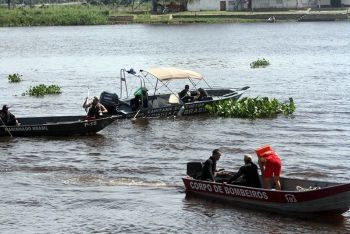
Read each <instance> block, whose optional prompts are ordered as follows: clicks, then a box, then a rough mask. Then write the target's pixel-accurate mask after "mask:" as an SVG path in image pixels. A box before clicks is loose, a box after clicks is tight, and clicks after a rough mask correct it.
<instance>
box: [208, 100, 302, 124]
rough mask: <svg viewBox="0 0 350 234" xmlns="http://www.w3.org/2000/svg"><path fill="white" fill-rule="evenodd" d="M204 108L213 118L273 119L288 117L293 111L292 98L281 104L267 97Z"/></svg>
mask: <svg viewBox="0 0 350 234" xmlns="http://www.w3.org/2000/svg"><path fill="white" fill-rule="evenodd" d="M205 108H206V109H207V110H208V111H209V113H210V114H212V115H215V116H222V117H232V118H248V119H256V118H273V117H276V116H277V115H278V114H281V113H283V114H284V115H286V116H289V115H292V114H293V112H294V111H295V105H294V100H293V98H289V103H282V102H280V101H278V100H277V99H275V98H273V99H269V98H268V97H264V98H260V97H256V98H247V97H245V98H242V99H239V100H225V101H221V102H219V103H213V104H207V105H206V106H205Z"/></svg>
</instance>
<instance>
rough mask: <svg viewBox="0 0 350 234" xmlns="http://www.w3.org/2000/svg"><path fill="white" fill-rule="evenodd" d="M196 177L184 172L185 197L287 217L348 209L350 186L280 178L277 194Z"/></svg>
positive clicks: (195, 174)
mask: <svg viewBox="0 0 350 234" xmlns="http://www.w3.org/2000/svg"><path fill="white" fill-rule="evenodd" d="M199 163H200V162H199ZM192 164H193V163H192ZM188 168H189V167H187V169H188ZM197 168H201V166H197ZM192 169H193V167H192ZM198 173H199V171H193V170H192V171H190V172H189V170H187V174H188V176H187V177H184V178H183V179H182V180H183V182H184V184H185V188H186V193H187V194H196V195H200V196H201V197H205V198H209V199H212V200H213V199H214V200H218V201H223V202H226V203H232V204H235V205H239V206H243V207H250V208H254V209H260V210H265V211H270V212H278V213H288V214H303V213H313V214H321V213H327V214H342V213H344V212H346V211H348V210H349V208H350V183H333V182H323V181H312V180H302V179H290V178H281V185H282V190H281V191H277V190H270V189H262V188H251V187H245V186H239V185H232V184H226V183H218V182H210V181H203V180H199V179H194V178H196V176H197V175H198ZM221 179H222V180H221V181H224V180H225V179H223V178H221Z"/></svg>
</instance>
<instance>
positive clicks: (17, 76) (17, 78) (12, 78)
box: [8, 73, 22, 83]
mask: <svg viewBox="0 0 350 234" xmlns="http://www.w3.org/2000/svg"><path fill="white" fill-rule="evenodd" d="M21 77H22V75H20V74H18V73H14V74H12V75H11V74H10V75H9V76H8V81H9V82H10V83H18V82H21V81H22V79H21Z"/></svg>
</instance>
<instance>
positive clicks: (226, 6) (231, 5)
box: [187, 0, 350, 11]
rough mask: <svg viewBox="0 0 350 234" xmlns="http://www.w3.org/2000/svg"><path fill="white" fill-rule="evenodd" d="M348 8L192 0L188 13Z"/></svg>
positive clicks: (347, 2) (346, 3) (286, 0)
mask: <svg viewBox="0 0 350 234" xmlns="http://www.w3.org/2000/svg"><path fill="white" fill-rule="evenodd" d="M330 7H332V8H337V7H350V0H194V1H190V2H189V3H188V4H187V10H188V11H235V10H248V9H250V10H257V9H305V8H330Z"/></svg>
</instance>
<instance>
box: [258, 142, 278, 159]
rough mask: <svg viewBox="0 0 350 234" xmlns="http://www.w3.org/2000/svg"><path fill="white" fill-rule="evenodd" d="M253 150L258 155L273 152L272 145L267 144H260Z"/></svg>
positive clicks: (264, 155)
mask: <svg viewBox="0 0 350 234" xmlns="http://www.w3.org/2000/svg"><path fill="white" fill-rule="evenodd" d="M255 152H256V155H258V157H266V156H267V155H269V154H271V153H274V151H273V149H272V147H271V146H269V145H264V146H261V147H260V148H257V149H256V150H255Z"/></svg>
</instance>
